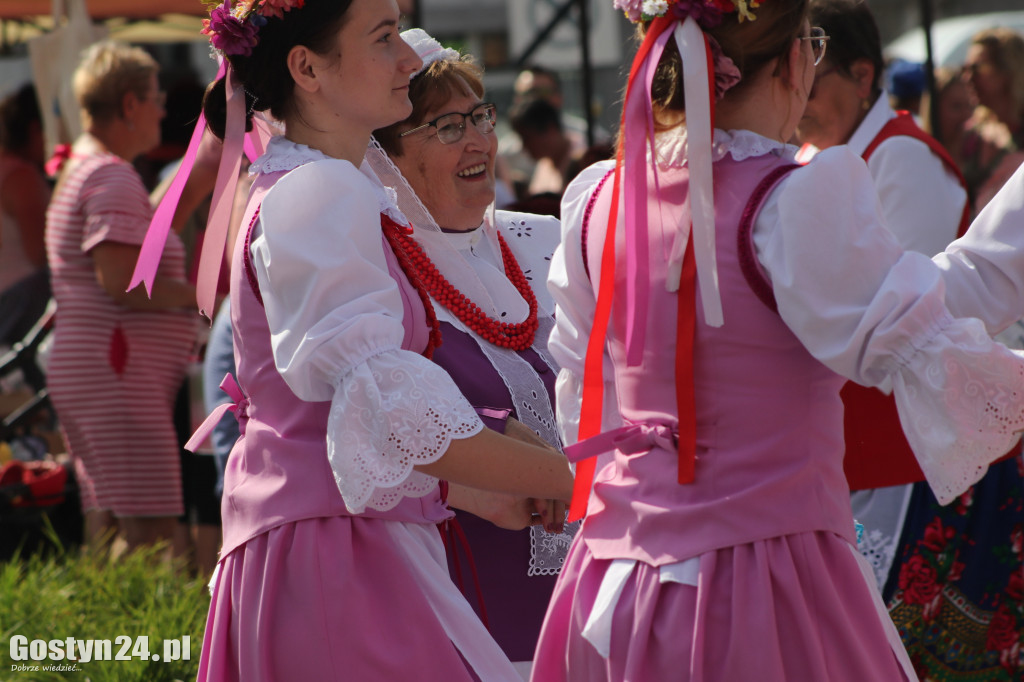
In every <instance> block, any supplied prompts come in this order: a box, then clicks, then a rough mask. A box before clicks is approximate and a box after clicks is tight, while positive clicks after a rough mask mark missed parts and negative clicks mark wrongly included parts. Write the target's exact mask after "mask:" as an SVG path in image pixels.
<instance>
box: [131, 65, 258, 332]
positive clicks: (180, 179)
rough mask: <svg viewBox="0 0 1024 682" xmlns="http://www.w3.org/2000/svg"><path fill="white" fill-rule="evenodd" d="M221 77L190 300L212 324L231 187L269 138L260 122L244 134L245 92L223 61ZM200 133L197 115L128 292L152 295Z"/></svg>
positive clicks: (202, 124) (232, 193)
mask: <svg viewBox="0 0 1024 682" xmlns="http://www.w3.org/2000/svg"><path fill="white" fill-rule="evenodd" d="M225 74H226V77H227V79H226V82H225V98H226V101H227V102H226V104H227V117H226V121H225V131H224V146H223V149H222V151H221V157H220V165H219V166H218V169H217V181H216V184H215V186H214V190H213V199H212V201H211V204H210V214H209V217H208V219H207V223H206V235H205V237H204V239H203V248H202V252H201V253H200V256H199V276H198V281H197V283H196V300H197V303H198V305H199V311H200V312H201V313H202V314H203V315H205V316H206V317H207V318H209V319H213V313H214V312H215V311H214V308H215V306H216V301H217V281H218V279H219V277H220V271H221V267H220V266H221V261H222V259H223V257H224V247H225V242H226V241H227V234H228V228H229V226H230V225H229V223H230V220H231V208H232V206H233V204H234V198H235V187H236V186H237V184H238V172H239V169H240V168H241V163H242V153H243V151H244V152H245V153H246V154H247V155H248V156H249V158H250V159H256V158H258V157H259V156H260V155H262V154H263V151H264V150H265V149H266V144H267V141H268V140H269V139H270V137H271V135H272V133H271V131H270V129H269V127H268V126H267V125H266V124H265V123H263V122H262V121H258V122H257V123H256V125H254V127H253V132H252V133H251V134H250V135H248V136H247V135H246V133H245V118H246V117H245V93H244V90H243V89H242V87H241V84H240V83H239V82H238V79H237V77H236V76H235V74H234V71H232V70H231V68H230V66H229V65H228V63H227V62H223V63H222V64H221V71H220V72H219V73H218V77H220V76H223V75H225ZM205 129H206V118H205V116H203V115H202V114H200V115H199V120H198V121H197V122H196V127H195V130H193V131H192V139H191V140H190V141H189V145H188V150H187V151H186V152H185V156H184V157H183V158H182V161H181V164H180V165H179V166H178V171H177V172H176V173H175V175H174V180H172V181H171V185H170V187H169V188H168V190H167V193H166V194H165V195H164V197H163V199H162V200H161V201H160V205H159V206H158V207H157V209H156V211H155V212H154V214H153V219H152V221H150V224H149V230H148V231H147V232H146V238H145V240H144V241H143V243H142V248H141V249H140V251H139V260H138V262H136V264H135V272H134V273H133V275H132V280H131V283H130V284H129V285H128V290H129V291H130V290H131V289H134V288H135V287H137V286H138V285H139V284H140V283H143V284H145V285H146V293H147V294H149V295H150V296H152V295H153V281H154V280H155V279H156V274H157V270H158V268H159V266H160V258H161V256H162V255H163V250H164V245H165V244H166V243H167V234H168V232H169V231H170V228H171V222H172V220H173V218H174V212H175V210H176V209H177V206H178V202H179V200H180V199H181V194H182V191H183V190H184V188H185V182H186V181H187V180H188V176H189V174H190V173H191V172H192V167H193V166H194V165H195V161H196V156H197V154H198V152H199V145H200V142H201V140H202V137H203V132H204V130H205Z"/></svg>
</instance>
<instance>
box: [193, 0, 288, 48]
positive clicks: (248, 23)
mask: <svg viewBox="0 0 1024 682" xmlns="http://www.w3.org/2000/svg"><path fill="white" fill-rule="evenodd" d="M305 4H306V0H237V1H236V2H232V0H224V2H223V4H214V5H212V9H211V11H210V18H209V19H203V30H202V33H204V34H206V35H208V36H210V44H211V45H212V46H213V49H215V50H218V51H220V52H221V53H223V54H224V55H226V56H229V57H233V56H242V57H248V56H249V55H251V54H252V48H254V47H256V43H258V42H259V37H258V35H257V34H258V33H259V30H260V28H262V27H263V26H265V25H266V23H267V17H276V18H277V19H283V18H284V13H285V12H287V11H289V10H293V9H302V7H303V6H304V5H305Z"/></svg>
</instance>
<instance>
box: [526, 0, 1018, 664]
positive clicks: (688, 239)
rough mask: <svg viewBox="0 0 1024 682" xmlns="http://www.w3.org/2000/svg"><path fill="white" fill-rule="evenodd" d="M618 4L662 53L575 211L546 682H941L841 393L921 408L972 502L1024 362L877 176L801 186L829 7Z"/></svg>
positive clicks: (915, 414)
mask: <svg viewBox="0 0 1024 682" xmlns="http://www.w3.org/2000/svg"><path fill="white" fill-rule="evenodd" d="M615 4H616V7H618V8H620V9H624V10H625V11H626V14H627V16H628V17H629V18H630V19H631V20H632V21H634V22H637V23H638V24H639V25H640V33H641V35H642V36H643V43H642V45H641V47H640V49H639V51H638V53H637V56H636V59H635V61H634V63H633V68H632V71H631V74H630V82H629V86H628V88H627V94H626V99H625V105H624V114H623V125H622V128H621V130H622V140H620V142H621V144H620V148H619V154H618V158H617V160H616V161H610V162H603V163H599V164H597V165H595V166H592V167H591V168H589V169H588V170H586V171H584V172H583V173H582V174H581V175H580V176H579V177H578V178H577V179H576V181H574V183H573V184H572V185H570V187H569V188H568V190H567V191H566V194H565V197H564V198H563V203H562V218H563V226H562V244H561V246H560V247H559V250H558V251H557V252H556V255H555V258H554V261H553V263H552V266H551V275H550V278H549V288H550V289H551V290H552V294H553V295H554V297H555V300H556V304H557V309H556V315H555V320H556V328H555V331H554V333H553V335H552V338H551V343H550V346H549V347H550V349H551V351H552V354H553V355H554V356H555V358H556V360H557V361H558V362H559V364H560V365H561V367H562V370H561V372H562V373H561V375H560V377H559V384H558V391H559V395H558V398H557V399H558V406H559V408H560V409H561V408H563V407H566V406H571V405H573V404H574V403H580V402H581V408H580V409H579V410H578V411H575V410H572V409H566V410H564V411H563V412H562V413H561V414H560V415H559V419H560V421H561V422H562V426H563V430H564V431H566V432H571V431H572V430H573V429H574V428H575V429H576V431H577V433H578V434H579V442H578V443H576V444H575V445H572V446H570V447H569V448H567V453H568V454H569V457H570V459H571V460H574V461H577V468H576V490H575V492H574V496H573V505H572V510H571V513H570V520H572V519H574V518H577V517H579V516H582V515H583V514H584V512H585V513H586V519H585V521H584V524H583V527H582V529H581V530H580V532H579V533H578V534H577V536H576V538H575V540H574V541H573V545H572V547H571V549H570V551H569V555H568V557H567V559H566V564H565V567H564V568H563V570H562V573H561V575H560V577H559V581H558V584H557V585H556V587H555V593H554V595H553V597H552V602H551V605H550V606H549V608H548V613H547V617H546V620H545V624H544V627H543V629H542V632H541V639H540V643H539V645H538V649H537V653H536V656H535V659H534V668H533V679H534V680H537V682H550V681H557V680H588V681H593V680H659V681H663V680H690V681H702V682H718V681H721V680H754V679H756V680H760V681H767V682H784V681H792V680H815V682H840V681H842V682H862V681H864V680H880V681H881V680H885V681H890V680H893V681H898V680H916V679H917V678H916V675H915V674H914V671H913V668H912V666H911V664H910V661H909V660H908V657H907V655H906V652H905V651H904V649H903V647H902V645H901V643H900V639H899V635H898V633H897V632H896V630H895V628H894V627H893V625H892V622H891V621H890V620H889V618H888V615H887V614H886V612H885V608H884V605H883V604H882V602H881V599H880V596H879V594H878V592H877V588H876V587H875V585H874V579H873V577H872V574H871V570H870V567H869V566H868V565H867V564H866V562H865V560H864V559H863V557H862V556H861V555H860V553H859V552H858V551H857V548H856V539H855V525H854V521H853V518H852V516H851V513H850V508H849V493H848V488H847V485H846V480H845V477H844V475H843V468H842V459H843V413H842V402H841V400H840V398H839V389H840V387H841V386H842V385H843V383H844V382H845V381H846V380H847V379H850V380H854V381H857V382H859V383H861V384H864V385H869V386H879V387H883V388H886V389H889V390H894V392H895V395H896V401H897V404H898V406H899V408H900V410H901V414H902V416H903V418H904V423H905V425H906V429H907V435H908V439H909V440H910V443H911V445H912V446H913V449H914V451H915V453H916V455H917V457H918V459H919V461H920V463H921V466H922V468H923V469H924V471H925V473H926V476H927V478H928V481H929V483H930V484H931V486H932V488H933V489H934V490H935V492H936V495H937V496H938V498H939V499H940V500H942V501H943V502H945V503H948V502H949V501H950V500H952V499H954V498H955V497H956V495H957V494H958V493H959V492H961V491H963V490H964V489H966V488H967V487H968V486H969V485H970V484H971V483H973V482H975V481H977V480H978V479H979V478H980V477H981V476H982V475H983V473H984V471H985V469H986V467H987V465H988V463H989V462H990V461H992V460H994V459H996V458H998V457H1000V456H1002V454H1003V453H1005V452H1006V450H1007V449H1008V447H1009V445H1010V443H1011V442H1012V441H1013V439H1014V438H1016V437H1017V436H1016V433H1015V432H1017V431H1019V430H1020V429H1021V428H1022V427H1024V358H1021V357H1020V356H1019V355H1017V354H1015V353H1014V352H1012V351H1010V350H1008V349H1006V348H1005V347H1004V346H1001V345H999V344H997V343H995V342H993V341H992V340H991V338H990V337H989V336H988V335H987V334H986V333H985V330H984V329H983V327H982V325H981V323H979V321H978V320H974V319H960V318H957V317H954V315H953V314H951V312H950V311H949V310H948V309H947V307H946V304H945V302H944V281H943V272H942V270H940V268H939V267H937V266H936V263H935V262H933V261H932V260H931V259H929V258H928V257H926V256H924V255H922V254H918V253H912V252H904V251H903V250H902V249H901V248H900V247H899V245H898V244H897V242H896V241H895V240H894V238H893V237H892V235H891V233H890V232H889V230H887V229H886V228H885V226H884V223H883V219H882V218H881V217H880V216H881V210H880V208H879V205H878V199H877V195H876V192H875V189H874V185H873V184H872V183H871V179H870V175H869V174H868V171H867V169H866V167H865V165H864V162H863V161H862V160H860V158H859V157H857V156H856V155H855V154H854V153H853V152H851V151H850V150H848V149H847V148H846V147H843V146H838V147H835V148H832V149H828V150H826V151H824V152H822V153H821V154H820V155H819V156H818V157H816V158H815V159H814V161H813V162H811V163H810V164H808V165H807V166H805V167H800V166H798V165H796V164H795V163H794V161H793V159H794V155H795V153H796V151H797V150H796V148H795V147H793V146H790V145H788V144H786V141H787V140H789V139H790V138H791V137H792V135H793V131H794V129H795V128H796V125H797V122H798V121H799V120H800V117H801V115H802V113H803V110H804V106H805V104H806V102H807V97H808V93H809V91H810V89H811V86H812V85H813V82H814V72H815V65H816V64H817V63H818V62H820V60H821V59H822V57H823V56H824V52H825V49H826V46H827V41H828V36H826V35H825V34H824V32H823V31H821V29H816V28H814V27H811V26H810V25H809V22H808V20H807V13H808V4H807V0H764V1H763V2H760V3H758V2H747V1H746V0H678V1H675V2H673V1H669V2H664V1H662V2H657V1H653V0H646V1H644V2H640V1H639V0H616V2H615ZM951 269H952V270H956V268H955V267H954V268H951ZM946 274H947V275H950V273H946ZM1022 274H1024V271H1022ZM950 276H951V275H950ZM983 287H984V282H978V281H970V280H969V278H968V277H967V276H966V275H964V276H961V277H960V279H959V282H958V284H957V286H956V288H957V295H958V296H960V297H961V298H962V299H965V300H966V299H969V298H970V297H971V296H972V295H973V296H978V297H981V296H982V293H981V292H980V289H982V288H983ZM1016 300H1017V303H1018V307H1019V308H1024V306H1021V305H1020V301H1021V299H1020V297H1018V298H1017V299H1016ZM969 308H970V304H969V303H964V304H963V305H962V310H961V314H964V312H963V311H964V309H969ZM1020 313H1021V310H1020V309H1018V310H1017V315H1018V316H1019V315H1020ZM966 314H971V313H970V312H969V311H968V312H967V313H966ZM609 395H614V396H615V398H614V404H615V405H616V406H617V412H618V415H619V416H620V417H621V418H622V419H623V426H621V427H619V428H616V429H612V430H610V431H607V430H606V431H605V432H604V433H600V432H601V431H602V426H601V423H602V418H604V419H605V420H606V423H613V422H614V420H613V419H610V418H609V417H608V415H607V408H605V410H604V412H605V414H603V415H602V408H601V405H602V403H604V404H605V405H607V404H608V403H609ZM581 396H582V398H581ZM609 452H610V453H611V454H610V455H609V454H607V453H609ZM597 455H601V457H602V459H600V462H601V464H602V465H603V466H598V465H595V459H594V458H595V457H596V456H597ZM608 457H611V461H610V462H609V460H608V459H606V458H608ZM595 469H596V471H595ZM591 486H592V488H593V489H592V490H591Z"/></svg>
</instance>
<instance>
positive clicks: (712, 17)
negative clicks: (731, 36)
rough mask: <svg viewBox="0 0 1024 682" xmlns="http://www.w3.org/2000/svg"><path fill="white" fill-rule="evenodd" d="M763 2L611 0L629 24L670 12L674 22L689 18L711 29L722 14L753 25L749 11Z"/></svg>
mask: <svg viewBox="0 0 1024 682" xmlns="http://www.w3.org/2000/svg"><path fill="white" fill-rule="evenodd" d="M763 1H764V0H615V9H621V10H622V11H623V12H625V13H626V16H627V17H629V20H630V21H633V22H640V21H651V20H652V19H656V18H657V17H663V16H665V15H666V14H668V13H669V12H671V13H672V14H673V15H674V16H675V17H676V18H677V19H680V20H682V19H685V18H686V17H691V16H692V17H693V18H694V20H695V21H696V22H697V23H698V24H700V26H701V27H702V28H705V29H708V28H714V27H715V26H717V25H718V24H720V23H721V22H722V17H724V16H725V15H726V14H732V13H733V12H737V13H738V14H739V20H740V21H753V20H754V19H756V18H757V17H755V16H754V12H753V10H755V9H757V8H758V7H760V6H761V2H763Z"/></svg>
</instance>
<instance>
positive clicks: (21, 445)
mask: <svg viewBox="0 0 1024 682" xmlns="http://www.w3.org/2000/svg"><path fill="white" fill-rule="evenodd" d="M55 311H56V304H55V302H54V301H53V300H51V301H50V303H49V305H48V306H47V308H46V310H45V311H44V313H43V315H42V317H40V318H39V320H38V321H37V322H36V323H35V324H34V325H33V326H32V328H31V329H29V331H28V332H27V333H26V334H25V336H24V337H23V338H22V340H21V341H19V342H17V343H15V344H14V345H13V347H12V348H11V349H10V350H9V351H8V352H7V353H6V354H4V355H3V356H2V357H0V378H4V377H9V376H11V375H14V374H15V373H18V372H20V374H21V379H22V382H23V384H24V386H25V387H26V388H27V392H21V393H19V395H24V396H25V398H24V399H23V400H22V402H21V403H20V404H18V405H17V406H16V407H15V408H14V409H13V410H12V411H10V412H9V413H8V414H6V415H4V417H3V420H2V421H0V561H7V560H9V559H11V558H12V557H13V556H14V555H15V554H16V553H17V552H19V551H20V552H21V553H22V554H26V553H30V552H35V551H40V550H44V549H45V548H47V547H52V543H51V542H50V541H49V539H48V538H47V535H48V533H49V532H50V531H49V530H48V528H52V531H53V532H54V533H55V534H56V537H57V538H58V540H59V541H60V543H61V545H62V546H64V547H65V548H68V547H71V546H75V545H78V544H80V543H81V542H82V514H81V510H80V507H79V500H78V494H77V486H76V485H75V481H74V472H73V470H72V468H71V466H70V465H69V464H65V463H61V462H58V461H55V460H54V459H53V457H52V456H50V455H49V454H48V449H49V448H48V444H47V441H46V440H45V439H43V438H42V437H41V436H40V435H39V434H38V433H37V429H38V428H39V426H40V424H41V423H42V422H45V421H46V420H47V415H48V414H50V415H52V409H51V406H50V401H49V397H48V394H47V391H46V376H45V373H44V371H43V369H42V368H41V367H40V364H39V362H38V355H39V351H40V346H41V345H42V344H43V341H44V340H45V339H46V337H47V336H48V335H49V334H50V332H51V331H52V329H53V320H54V315H55Z"/></svg>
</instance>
